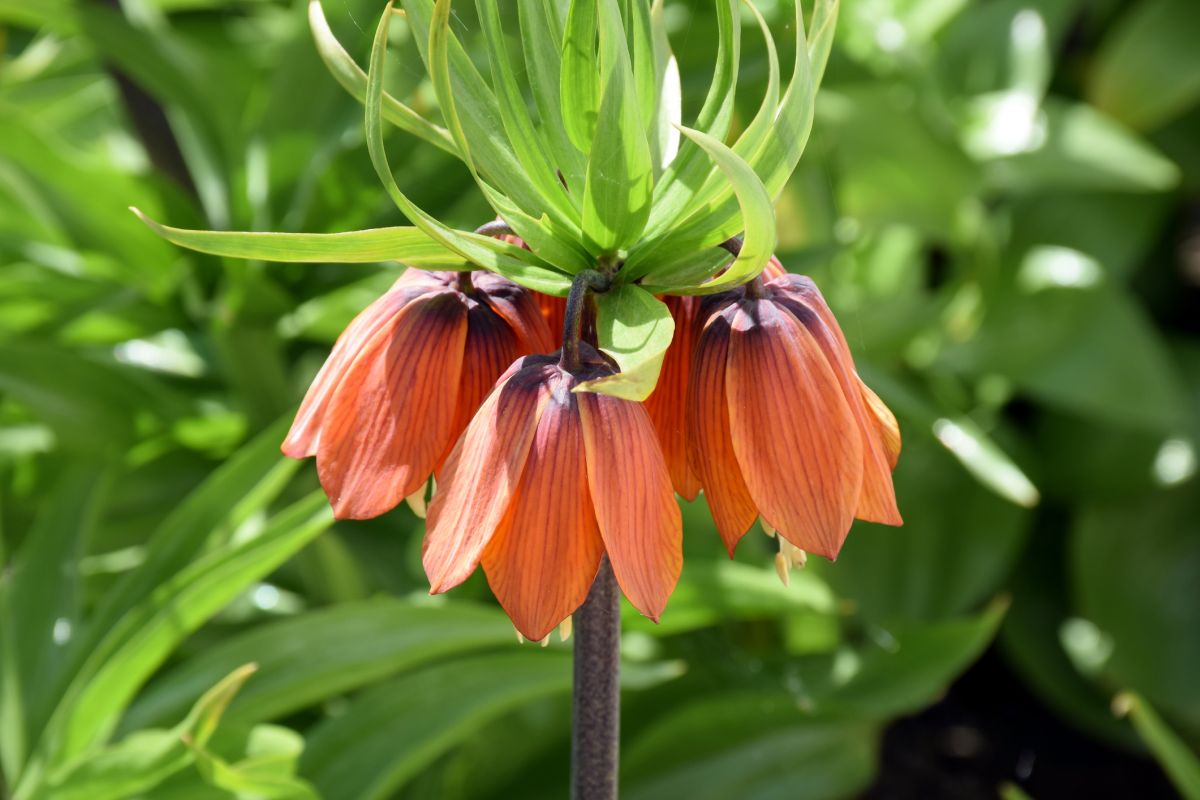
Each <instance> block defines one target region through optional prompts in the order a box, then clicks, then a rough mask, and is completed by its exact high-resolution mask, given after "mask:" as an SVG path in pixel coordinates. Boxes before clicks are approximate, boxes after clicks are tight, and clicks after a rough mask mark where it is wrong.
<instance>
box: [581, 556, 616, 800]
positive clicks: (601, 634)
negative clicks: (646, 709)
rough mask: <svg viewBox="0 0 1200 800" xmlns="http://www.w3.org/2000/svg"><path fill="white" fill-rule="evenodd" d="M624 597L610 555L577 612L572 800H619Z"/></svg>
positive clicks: (605, 559)
mask: <svg viewBox="0 0 1200 800" xmlns="http://www.w3.org/2000/svg"><path fill="white" fill-rule="evenodd" d="M620 598H621V595H620V593H619V592H618V591H617V581H616V579H615V578H614V577H613V571H612V567H611V566H610V565H609V563H608V557H607V556H606V557H605V558H604V560H603V561H602V562H601V564H600V572H599V574H597V575H596V582H595V583H593V584H592V590H591V592H590V593H589V594H588V598H587V601H586V602H584V604H583V605H582V606H580V608H579V610H578V611H576V612H575V618H574V629H575V686H574V692H573V698H572V699H573V702H572V710H571V719H572V721H571V798H572V800H615V799H616V796H617V755H618V751H619V740H620V731H621V691H620V685H621V681H620V657H621V606H620Z"/></svg>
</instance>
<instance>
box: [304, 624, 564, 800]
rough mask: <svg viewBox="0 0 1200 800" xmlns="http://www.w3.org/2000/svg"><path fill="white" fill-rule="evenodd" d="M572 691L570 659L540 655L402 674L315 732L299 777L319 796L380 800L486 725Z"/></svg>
mask: <svg viewBox="0 0 1200 800" xmlns="http://www.w3.org/2000/svg"><path fill="white" fill-rule="evenodd" d="M516 646H517V645H516V644H515V642H514V644H513V645H512V647H516ZM498 676H502V677H503V679H502V680H501V679H498ZM570 686H571V659H570V656H569V655H568V654H567V653H565V652H559V651H555V650H549V651H544V650H541V649H537V650H533V651H530V650H526V651H523V652H510V653H503V654H496V655H487V656H477V657H474V658H469V659H464V660H460V661H453V662H450V663H447V664H440V665H438V666H436V667H432V668H430V669H426V670H423V671H421V672H417V673H413V674H410V675H405V676H403V677H400V678H397V679H395V680H393V681H389V682H387V683H384V684H380V685H379V686H377V687H376V688H374V689H372V690H370V691H367V692H364V693H363V694H362V695H360V696H359V697H357V698H356V699H355V700H354V701H353V702H351V703H350V706H349V707H348V708H347V709H346V710H345V712H344V713H343V714H341V715H340V716H338V717H335V718H333V719H330V720H328V721H327V722H324V723H322V724H321V725H319V726H317V727H316V728H315V729H314V730H313V731H312V733H311V734H310V735H309V737H308V746H307V748H306V750H305V753H304V758H303V759H302V761H301V773H302V774H303V775H305V776H306V777H308V778H309V779H310V780H312V782H313V783H314V784H315V785H316V787H317V789H318V790H319V791H320V792H321V793H322V795H323V796H327V797H334V796H336V797H339V798H346V800H367V799H368V798H378V799H379V800H382V798H386V797H391V796H392V795H394V794H395V793H396V792H397V791H398V790H399V789H401V788H402V787H403V786H404V785H405V784H406V783H407V782H408V781H410V780H411V779H412V778H413V777H414V776H416V775H417V774H418V773H420V772H421V771H422V770H423V769H425V768H426V767H428V766H429V765H430V764H432V763H433V762H434V761H435V760H437V759H438V758H440V757H441V756H442V755H443V754H445V753H446V752H447V751H449V750H450V749H451V748H453V747H454V746H455V745H457V744H459V743H460V742H462V741H463V740H464V739H466V738H467V737H469V736H470V735H471V734H473V733H474V732H475V731H477V730H479V729H480V728H481V727H482V726H484V725H485V724H486V723H487V722H489V721H491V720H494V719H496V718H497V717H499V716H501V715H502V714H505V713H507V712H509V711H512V710H514V709H517V708H520V707H521V706H523V705H525V704H527V703H529V702H530V701H532V700H535V699H538V698H542V697H547V696H553V695H565V694H566V693H567V692H568V691H569V689H570Z"/></svg>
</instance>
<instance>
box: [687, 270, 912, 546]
mask: <svg viewBox="0 0 1200 800" xmlns="http://www.w3.org/2000/svg"><path fill="white" fill-rule="evenodd" d="M700 321H701V322H700V324H701V332H700V334H699V338H698V340H697V342H696V354H695V358H694V361H693V371H692V376H691V385H690V387H689V392H688V404H687V424H688V435H689V440H690V445H691V449H690V452H691V456H692V462H691V463H692V468H693V469H694V470H695V472H696V474H697V475H698V476H699V478H700V482H701V484H702V485H703V486H704V492H705V495H706V497H707V498H708V503H709V507H710V509H711V511H712V515H713V519H714V520H715V521H716V523H717V529H718V531H719V532H720V534H721V537H722V539H724V541H725V545H726V547H727V548H728V550H729V552H730V554H731V555H732V553H733V550H734V548H735V547H736V546H737V543H738V541H739V540H740V539H741V537H742V536H743V535H744V534H745V533H746V531H747V530H748V529H749V528H750V526H751V525H752V524H754V520H755V518H756V517H758V516H760V515H761V516H762V518H763V521H764V522H765V523H766V524H768V525H769V526H771V527H772V528H774V529H776V530H777V531H778V533H779V535H780V536H782V537H784V538H785V539H786V540H787V541H788V542H790V543H791V544H793V545H795V546H796V547H798V548H801V549H802V550H806V551H809V552H813V553H816V554H818V555H823V556H825V557H827V558H831V559H832V558H835V557H836V556H837V554H838V551H839V550H840V549H841V547H842V542H843V541H845V538H846V534H847V533H848V532H849V529H850V524H851V522H852V521H853V520H854V518H855V517H858V518H859V519H864V520H870V521H872V522H881V523H885V524H889V525H899V524H900V523H901V519H900V513H899V511H898V509H897V508H896V498H895V493H894V491H893V488H892V476H891V470H892V468H893V467H894V466H895V464H896V459H897V457H898V456H899V452H900V432H899V428H898V427H897V425H896V419H895V417H893V416H892V414H891V412H890V411H888V409H887V407H886V406H885V405H884V404H883V402H882V401H880V400H879V398H878V397H876V396H875V394H874V393H873V392H872V391H871V390H870V389H868V388H867V387H866V385H865V384H863V383H862V381H861V380H860V379H859V377H858V374H857V373H856V372H855V370H854V362H853V360H852V359H851V356H850V350H849V347H848V346H847V345H846V340H845V338H844V337H843V336H842V332H841V329H840V328H839V327H838V324H837V320H835V319H834V316H833V313H832V312H831V311H830V310H829V307H828V306H827V305H826V304H825V300H824V298H822V297H821V293H820V292H819V291H818V290H817V288H816V286H815V285H813V283H812V281H810V280H809V279H808V278H805V277H802V276H799V275H780V276H777V277H774V278H771V279H769V280H767V281H765V282H763V281H762V280H756V281H754V282H752V283H750V284H747V286H745V287H742V288H740V289H738V290H737V291H734V292H729V293H726V294H723V295H720V296H717V297H713V298H707V299H706V300H705V301H704V302H703V303H702V305H701V310H700Z"/></svg>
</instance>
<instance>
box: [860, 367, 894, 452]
mask: <svg viewBox="0 0 1200 800" xmlns="http://www.w3.org/2000/svg"><path fill="white" fill-rule="evenodd" d="M858 388H859V391H861V392H862V396H863V401H864V402H865V403H866V404H867V410H868V411H869V412H870V413H871V419H872V421H873V423H874V427H875V433H876V435H877V436H878V437H879V441H880V442H882V443H883V450H884V452H885V453H886V454H887V460H888V466H890V467H891V468H892V469H895V468H896V462H897V461H899V460H900V425H899V423H897V422H896V415H895V414H893V413H892V410H891V409H890V408H888V407H887V405H885V404H884V402H883V401H882V400H880V399H879V395H877V394H875V392H873V391H871V387H870V386H867V385H866V384H865V383H863V382H862V379H861V378H860V379H859V381H858Z"/></svg>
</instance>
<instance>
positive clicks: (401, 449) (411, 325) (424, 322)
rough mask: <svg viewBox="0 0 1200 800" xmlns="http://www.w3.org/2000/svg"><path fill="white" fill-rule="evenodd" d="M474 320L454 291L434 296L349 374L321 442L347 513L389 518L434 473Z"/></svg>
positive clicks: (410, 308) (320, 457) (368, 349)
mask: <svg viewBox="0 0 1200 800" xmlns="http://www.w3.org/2000/svg"><path fill="white" fill-rule="evenodd" d="M466 323H467V320H466V308H465V307H464V306H463V304H462V301H461V300H460V299H459V297H458V296H457V295H456V294H455V293H454V292H452V291H449V290H445V291H442V292H438V293H435V294H426V295H425V296H424V297H422V298H420V299H419V300H416V301H414V302H412V303H410V304H409V305H407V306H406V307H405V308H404V311H403V313H401V314H398V315H396V316H395V317H394V318H393V323H392V324H390V325H385V326H383V327H382V328H381V329H380V330H379V331H378V332H377V333H376V334H375V336H373V337H372V338H371V340H370V341H369V342H367V344H366V345H365V346H364V347H363V348H362V349H361V351H360V352H359V354H358V357H357V358H356V359H355V360H354V362H353V363H352V364H351V365H350V367H349V368H348V369H347V370H346V371H345V374H344V376H343V378H342V380H341V382H340V383H339V384H338V386H337V388H336V389H335V391H334V394H333V396H332V398H331V399H330V402H329V408H328V410H327V412H326V419H325V422H324V423H323V425H322V431H321V436H320V441H319V443H318V445H317V473H318V475H319V476H320V478H321V485H322V486H323V487H324V488H325V493H326V494H328V495H329V501H330V503H331V504H332V505H333V510H334V514H335V515H336V516H338V517H339V518H342V519H347V518H349V519H366V518H368V517H374V516H377V515H379V514H382V513H384V512H385V511H388V510H389V509H391V508H394V507H395V506H396V505H397V504H398V503H400V501H402V500H403V499H404V498H405V497H407V496H408V495H410V494H412V493H413V492H415V491H416V490H417V489H418V488H419V487H420V486H421V485H422V484H423V483H424V482H425V480H426V479H427V478H428V477H429V475H430V474H431V473H432V472H433V467H434V465H436V464H437V460H438V458H439V457H440V456H441V454H442V453H443V452H444V451H445V448H446V441H447V440H448V439H449V438H450V435H451V432H452V425H453V424H454V407H455V402H454V398H455V396H456V395H457V393H458V380H459V371H460V368H461V365H462V354H463V343H464V340H465V339H466V334H467V324H466Z"/></svg>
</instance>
